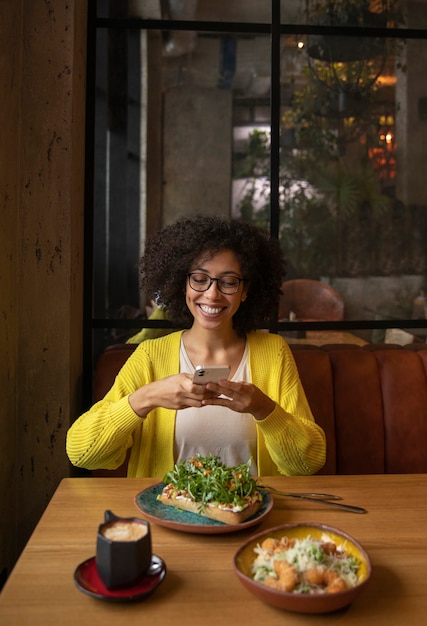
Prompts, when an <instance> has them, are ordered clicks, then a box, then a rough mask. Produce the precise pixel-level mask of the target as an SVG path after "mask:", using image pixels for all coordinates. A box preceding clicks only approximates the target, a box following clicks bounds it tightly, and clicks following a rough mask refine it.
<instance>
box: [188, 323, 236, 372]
mask: <svg viewBox="0 0 427 626" xmlns="http://www.w3.org/2000/svg"><path fill="white" fill-rule="evenodd" d="M183 342H184V346H185V350H186V352H187V355H188V357H189V359H190V360H191V362H192V363H193V365H194V366H196V365H230V367H231V370H232V374H233V373H234V371H235V370H236V369H237V367H238V366H239V364H240V361H241V360H242V356H243V352H244V350H245V346H246V338H245V337H241V336H240V335H238V334H237V333H236V331H235V330H234V329H230V331H229V332H226V333H224V332H221V333H215V332H214V331H209V330H206V329H203V328H199V327H194V326H193V327H192V328H190V330H188V331H186V332H185V333H184V334H183Z"/></svg>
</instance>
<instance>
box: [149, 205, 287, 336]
mask: <svg viewBox="0 0 427 626" xmlns="http://www.w3.org/2000/svg"><path fill="white" fill-rule="evenodd" d="M222 250H232V251H233V252H234V253H235V255H236V257H237V259H238V261H239V264H240V268H241V271H242V275H243V276H244V277H245V278H246V279H248V283H247V284H248V295H247V299H246V300H245V301H244V302H242V304H241V305H240V307H239V310H238V311H237V312H236V314H235V316H234V318H233V324H234V328H235V330H236V331H237V332H238V333H239V334H245V333H247V332H249V331H251V330H254V329H255V328H259V327H260V326H261V325H262V323H263V322H265V321H266V320H268V319H269V318H270V317H271V316H272V315H274V312H275V311H276V308H277V306H278V301H279V296H280V286H281V284H282V281H283V278H284V275H285V262H284V259H283V256H282V251H281V248H280V244H279V242H278V241H277V239H275V238H272V237H270V235H269V233H267V232H266V231H264V230H261V229H260V228H258V227H256V226H253V225H251V224H247V223H245V222H239V221H236V220H225V219H222V218H220V217H214V216H197V217H185V218H182V219H180V220H178V221H177V222H175V223H174V224H172V225H170V226H166V227H165V228H163V229H162V230H160V231H159V232H157V233H156V234H155V235H154V236H152V237H151V238H149V239H148V240H147V243H146V246H145V253H144V255H143V257H142V258H141V260H140V270H141V275H142V278H141V284H142V288H143V289H144V290H145V292H146V293H147V294H149V295H150V296H153V295H154V296H155V297H156V299H157V303H158V304H159V305H161V306H163V307H164V309H165V311H166V314H167V316H168V319H169V320H170V321H171V322H172V323H173V324H174V326H176V327H178V326H179V327H182V328H189V327H190V326H191V324H192V322H193V317H192V315H191V314H190V311H189V309H188V307H187V304H186V301H185V286H186V281H187V274H188V272H189V271H190V270H191V268H192V266H193V265H194V262H195V261H196V260H198V259H203V260H207V259H210V258H212V257H213V256H215V254H217V253H218V252H220V251H222Z"/></svg>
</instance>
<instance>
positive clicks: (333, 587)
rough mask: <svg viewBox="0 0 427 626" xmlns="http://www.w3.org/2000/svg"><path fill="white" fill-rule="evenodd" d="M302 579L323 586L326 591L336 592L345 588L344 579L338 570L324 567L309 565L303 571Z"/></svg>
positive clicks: (310, 583)
mask: <svg viewBox="0 0 427 626" xmlns="http://www.w3.org/2000/svg"><path fill="white" fill-rule="evenodd" d="M304 579H305V581H306V582H307V583H308V584H309V585H316V587H323V588H324V590H325V591H326V593H336V592H337V591H344V589H347V585H346V582H345V580H344V579H343V578H342V577H341V576H340V575H339V574H338V572H335V571H333V570H330V569H328V568H326V567H311V568H310V569H308V570H307V571H306V572H304Z"/></svg>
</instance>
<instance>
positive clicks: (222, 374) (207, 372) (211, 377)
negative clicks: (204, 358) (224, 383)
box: [193, 365, 231, 385]
mask: <svg viewBox="0 0 427 626" xmlns="http://www.w3.org/2000/svg"><path fill="white" fill-rule="evenodd" d="M230 369H231V368H230V366H229V365H206V366H205V365H198V366H197V367H196V370H195V372H194V374H193V383H196V384H197V385H206V383H217V382H218V381H219V380H223V379H225V378H228V377H229V375H230Z"/></svg>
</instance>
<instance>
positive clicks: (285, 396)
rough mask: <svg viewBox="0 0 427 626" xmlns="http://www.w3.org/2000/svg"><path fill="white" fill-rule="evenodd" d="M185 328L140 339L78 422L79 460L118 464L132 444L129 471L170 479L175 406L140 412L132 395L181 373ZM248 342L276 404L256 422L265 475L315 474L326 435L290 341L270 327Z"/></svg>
mask: <svg viewBox="0 0 427 626" xmlns="http://www.w3.org/2000/svg"><path fill="white" fill-rule="evenodd" d="M182 332H183V331H178V332H174V333H171V334H169V335H166V336H164V337H160V338H157V339H149V340H147V341H144V342H143V343H141V344H140V345H139V346H138V347H137V348H136V349H135V352H134V353H133V354H132V355H131V356H130V357H129V359H128V360H127V362H126V363H125V364H124V366H123V367H122V369H121V371H120V372H119V374H118V376H117V378H116V380H115V382H114V385H113V386H112V388H111V389H110V391H109V392H108V393H107V394H106V396H105V397H104V398H103V400H100V401H99V402H97V403H96V404H94V406H93V407H92V408H91V409H90V410H89V411H87V412H86V413H84V414H83V415H81V416H80V417H79V418H78V419H77V420H76V421H75V422H74V424H73V425H72V426H71V428H70V429H69V431H68V434H67V443H66V446H67V454H68V456H69V459H70V461H71V463H73V465H76V466H77V467H84V468H86V469H89V470H93V469H101V468H103V469H115V468H117V467H119V466H120V465H121V464H122V463H123V462H124V460H125V457H126V453H127V450H128V448H129V447H130V448H131V454H130V458H129V464H128V476H129V477H138V476H155V477H159V478H163V476H164V475H165V473H166V472H168V471H170V470H171V469H172V468H173V466H174V456H173V450H174V431H175V416H176V411H175V410H172V409H165V408H162V407H158V408H156V409H154V410H153V411H151V412H150V413H149V414H148V415H147V416H146V417H145V418H140V417H139V416H138V415H137V414H136V413H135V412H134V411H133V410H132V408H131V406H130V404H129V401H128V396H129V395H130V394H131V393H132V392H133V391H135V390H136V389H138V388H139V387H141V386H142V385H145V384H147V383H149V382H152V381H154V380H158V379H160V378H165V377H166V376H171V375H172V374H176V373H178V372H179V348H180V342H181V335H182ZM247 341H248V347H249V370H250V375H251V381H252V383H253V384H254V385H256V386H257V387H259V389H261V390H262V391H263V392H264V393H265V394H266V395H268V396H269V397H270V398H271V399H272V400H274V402H275V403H276V406H275V408H274V410H273V411H272V413H270V415H268V416H267V417H266V418H265V419H263V420H255V423H256V428H257V467H258V473H259V475H261V476H272V475H275V474H279V473H280V474H284V475H288V476H292V475H298V474H313V473H314V472H316V471H318V470H319V469H320V468H321V467H322V466H323V465H324V463H325V457H326V443H325V435H324V432H323V430H322V429H321V428H320V426H318V425H317V424H316V423H315V421H314V418H313V415H312V413H311V410H310V407H309V405H308V402H307V399H306V396H305V393H304V390H303V387H302V384H301V381H300V378H299V375H298V371H297V368H296V365H295V361H294V358H293V356H292V353H291V351H290V349H289V346H288V345H287V344H286V343H285V341H284V340H283V339H282V338H281V337H280V336H278V335H274V334H269V333H263V332H254V333H250V334H248V336H247ZM202 410H203V409H202ZM254 419H255V418H254Z"/></svg>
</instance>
